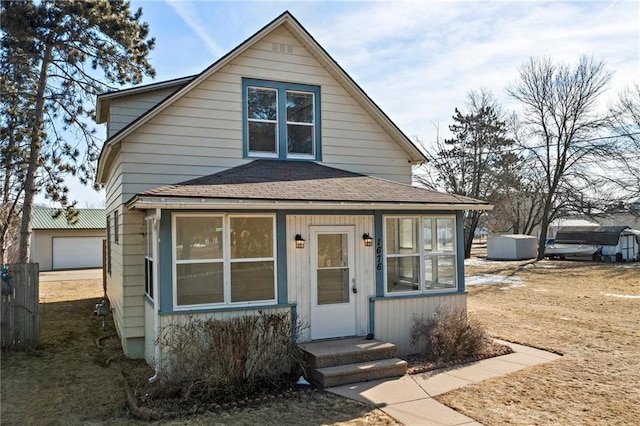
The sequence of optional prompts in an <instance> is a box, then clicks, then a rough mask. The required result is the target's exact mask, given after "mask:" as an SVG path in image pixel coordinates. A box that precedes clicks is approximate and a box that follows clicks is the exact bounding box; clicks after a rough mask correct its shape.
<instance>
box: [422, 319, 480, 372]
mask: <svg viewBox="0 0 640 426" xmlns="http://www.w3.org/2000/svg"><path fill="white" fill-rule="evenodd" d="M410 342H411V345H413V346H414V347H415V348H416V349H418V350H419V351H420V352H421V353H423V354H424V355H426V356H427V357H428V358H430V359H434V360H437V361H444V362H446V361H451V360H454V359H463V358H469V357H473V356H476V355H478V354H480V353H481V352H482V350H483V349H484V348H485V346H486V344H487V335H486V333H485V331H484V329H483V328H482V325H481V324H480V323H479V322H478V321H476V320H474V319H472V318H469V317H468V316H467V313H466V311H465V310H463V309H448V308H442V307H441V308H438V309H437V311H436V313H435V315H434V316H433V317H432V318H425V317H423V316H414V317H413V325H412V326H411V340H410Z"/></svg>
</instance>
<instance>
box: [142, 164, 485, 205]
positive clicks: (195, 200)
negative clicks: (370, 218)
mask: <svg viewBox="0 0 640 426" xmlns="http://www.w3.org/2000/svg"><path fill="white" fill-rule="evenodd" d="M166 203H169V204H180V205H183V206H186V205H189V207H192V205H193V204H196V205H199V206H203V207H204V206H209V207H210V206H211V204H212V203H218V204H236V205H238V206H239V207H247V206H250V205H251V204H258V205H261V206H262V207H264V206H265V203H269V204H272V205H273V204H276V205H277V206H278V207H279V208H286V205H296V206H300V205H302V206H304V207H306V208H318V207H317V206H324V207H325V208H327V207H328V206H329V205H332V206H331V208H354V206H359V207H368V208H373V207H374V206H380V205H383V206H385V207H387V208H399V207H401V206H404V207H412V208H414V209H422V210H428V209H436V208H437V209H450V210H463V209H464V210H466V209H477V210H488V209H490V208H491V206H490V205H489V203H487V202H484V201H480V200H476V199H473V198H468V197H463V196H460V195H454V194H447V193H442V192H438V191H433V190H430V189H425V188H418V187H414V186H411V185H408V184H404V183H399V182H393V181H389V180H385V179H381V178H377V177H372V176H367V175H362V174H359V173H353V172H348V171H345V170H340V169H336V168H333V167H328V166H324V165H321V164H317V163H313V162H305V161H286V160H254V161H252V162H250V163H247V164H244V165H242V166H238V167H234V168H232V169H229V170H225V171H222V172H219V173H215V174H212V175H209V176H204V177H201V178H198V179H192V180H189V181H185V182H182V183H178V184H175V185H166V186H162V187H159V188H155V189H151V190H148V191H145V192H143V193H141V194H139V195H137V196H136V197H134V198H133V199H132V200H131V201H130V202H129V207H134V208H135V207H140V208H148V207H149V204H154V205H162V204H166ZM336 205H337V207H336Z"/></svg>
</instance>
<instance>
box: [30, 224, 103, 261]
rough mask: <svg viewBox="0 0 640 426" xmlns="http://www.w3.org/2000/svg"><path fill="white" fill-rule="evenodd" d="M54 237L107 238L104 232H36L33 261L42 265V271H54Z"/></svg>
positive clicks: (32, 241)
mask: <svg viewBox="0 0 640 426" xmlns="http://www.w3.org/2000/svg"><path fill="white" fill-rule="evenodd" d="M54 237H102V238H106V232H105V231H104V230H100V229H96V230H92V229H87V230H65V229H53V230H46V229H42V230H34V231H33V234H32V236H31V261H32V262H34V263H39V264H40V271H50V270H51V269H53V238H54Z"/></svg>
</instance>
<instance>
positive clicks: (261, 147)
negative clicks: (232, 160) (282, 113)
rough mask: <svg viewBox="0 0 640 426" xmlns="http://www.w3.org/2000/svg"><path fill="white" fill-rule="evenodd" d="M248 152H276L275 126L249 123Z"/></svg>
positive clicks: (254, 122) (273, 124)
mask: <svg viewBox="0 0 640 426" xmlns="http://www.w3.org/2000/svg"><path fill="white" fill-rule="evenodd" d="M249 151H259V152H276V124H275V123H263V122H256V121H250V122H249Z"/></svg>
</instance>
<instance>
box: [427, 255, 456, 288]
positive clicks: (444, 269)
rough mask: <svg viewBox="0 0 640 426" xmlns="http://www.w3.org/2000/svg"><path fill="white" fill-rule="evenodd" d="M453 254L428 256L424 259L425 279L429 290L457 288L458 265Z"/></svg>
mask: <svg viewBox="0 0 640 426" xmlns="http://www.w3.org/2000/svg"><path fill="white" fill-rule="evenodd" d="M454 259H455V258H454V257H453V256H434V257H428V258H427V259H425V261H424V275H425V276H424V281H425V283H424V284H425V288H426V289H427V290H434V289H443V288H455V286H456V280H455V277H456V265H455V262H454Z"/></svg>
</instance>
